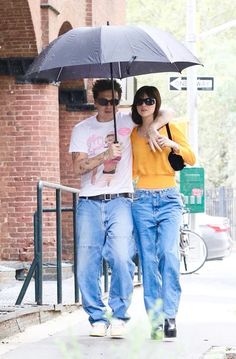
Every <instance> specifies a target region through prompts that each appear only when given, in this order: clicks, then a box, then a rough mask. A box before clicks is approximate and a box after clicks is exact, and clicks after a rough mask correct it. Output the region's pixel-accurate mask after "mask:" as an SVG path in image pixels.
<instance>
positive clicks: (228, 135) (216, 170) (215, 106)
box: [127, 0, 236, 188]
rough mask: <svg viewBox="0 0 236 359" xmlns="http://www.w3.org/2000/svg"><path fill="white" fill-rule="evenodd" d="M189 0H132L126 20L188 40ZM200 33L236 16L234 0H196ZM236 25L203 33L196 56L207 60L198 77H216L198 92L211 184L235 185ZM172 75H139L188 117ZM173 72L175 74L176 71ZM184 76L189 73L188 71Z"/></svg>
mask: <svg viewBox="0 0 236 359" xmlns="http://www.w3.org/2000/svg"><path fill="white" fill-rule="evenodd" d="M186 4H187V0H178V1H176V0H165V1H164V0H149V1H144V0H127V22H128V23H130V24H131V23H132V24H148V25H151V26H156V27H159V28H161V29H163V30H166V31H170V32H171V33H172V34H174V36H175V37H176V38H177V39H179V40H180V41H182V42H184V39H185V32H186ZM197 18H198V29H197V32H198V33H199V34H201V33H206V32H208V33H209V31H210V30H211V29H214V28H216V27H218V26H220V25H222V24H225V23H228V22H230V21H232V20H235V19H236V6H235V2H234V1H231V0H225V1H224V2H218V1H217V0H197ZM235 37H236V27H229V28H226V29H224V30H223V31H221V32H218V33H216V34H212V35H209V36H206V37H203V38H202V39H201V41H199V42H198V43H197V57H198V58H199V59H200V61H201V62H202V63H203V64H204V67H200V66H199V67H198V69H197V75H198V76H213V77H214V80H215V90H214V91H209V92H207V91H198V123H199V130H198V131H199V133H198V138H199V159H200V164H201V165H202V166H203V167H204V168H205V173H206V186H207V187H208V188H209V187H216V186H220V185H233V183H235V179H236V174H235V172H236V171H235V169H236V159H235V158H236V156H235V155H234V152H233V151H234V138H235V135H236V128H235V124H236V102H235V93H236V81H235V78H236V67H235V66H234V62H235V53H236V42H235ZM170 75H171V74H156V75H153V74H152V75H145V76H138V77H137V81H138V86H142V85H143V84H146V83H148V84H153V85H154V86H157V87H158V88H159V90H160V92H161V94H162V99H163V106H164V107H172V108H173V109H174V110H175V112H176V116H177V117H179V116H180V117H186V108H187V103H186V101H187V96H186V92H184V91H179V92H178V91H169V90H168V83H169V77H170ZM172 75H173V74H172ZM182 75H183V76H184V75H185V76H186V73H185V70H184V71H183V74H182Z"/></svg>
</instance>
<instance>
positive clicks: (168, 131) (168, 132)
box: [166, 123, 174, 152]
mask: <svg viewBox="0 0 236 359" xmlns="http://www.w3.org/2000/svg"><path fill="white" fill-rule="evenodd" d="M166 130H167V134H168V137H169V139H170V140H172V136H171V132H170V126H169V123H167V124H166ZM171 152H174V150H173V148H171Z"/></svg>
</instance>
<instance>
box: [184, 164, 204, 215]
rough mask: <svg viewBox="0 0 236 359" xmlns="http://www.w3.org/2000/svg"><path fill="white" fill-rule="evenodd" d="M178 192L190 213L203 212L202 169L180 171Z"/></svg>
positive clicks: (191, 168) (190, 168)
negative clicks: (182, 196)
mask: <svg viewBox="0 0 236 359" xmlns="http://www.w3.org/2000/svg"><path fill="white" fill-rule="evenodd" d="M180 192H181V193H182V194H183V195H184V199H185V205H186V207H187V208H188V209H189V211H190V212H191V213H201V212H204V211H205V194H204V169H203V168H202V167H186V168H184V169H183V170H182V171H180Z"/></svg>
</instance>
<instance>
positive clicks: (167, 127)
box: [166, 123, 172, 140]
mask: <svg viewBox="0 0 236 359" xmlns="http://www.w3.org/2000/svg"><path fill="white" fill-rule="evenodd" d="M166 129H167V134H168V137H169V139H170V140H172V137H171V133H170V126H169V123H167V124H166Z"/></svg>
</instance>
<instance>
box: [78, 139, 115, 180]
mask: <svg viewBox="0 0 236 359" xmlns="http://www.w3.org/2000/svg"><path fill="white" fill-rule="evenodd" d="M117 157H121V147H120V144H119V143H113V144H112V145H111V146H110V148H109V149H108V150H106V151H105V152H102V153H100V154H99V155H97V156H94V157H90V158H88V154H87V153H84V152H72V162H73V170H74V174H75V175H76V176H81V175H83V174H85V173H88V172H91V171H92V170H94V169H95V168H97V167H98V166H100V165H101V164H103V163H104V161H107V160H113V159H115V158H117Z"/></svg>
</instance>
